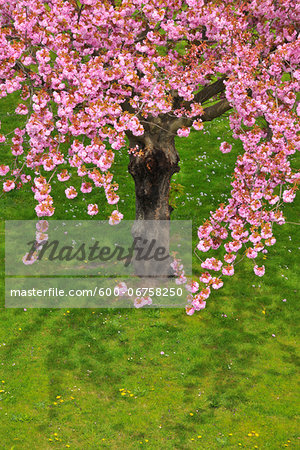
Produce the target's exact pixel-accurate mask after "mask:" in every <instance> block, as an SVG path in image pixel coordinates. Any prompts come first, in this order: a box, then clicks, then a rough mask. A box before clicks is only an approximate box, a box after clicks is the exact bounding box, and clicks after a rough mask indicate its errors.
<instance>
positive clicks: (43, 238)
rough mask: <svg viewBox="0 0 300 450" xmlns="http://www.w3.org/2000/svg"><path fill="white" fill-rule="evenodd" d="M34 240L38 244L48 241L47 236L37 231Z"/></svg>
mask: <svg viewBox="0 0 300 450" xmlns="http://www.w3.org/2000/svg"><path fill="white" fill-rule="evenodd" d="M35 239H36V241H37V242H38V243H41V242H43V241H47V240H48V234H45V233H42V232H40V231H38V232H37V233H36V235H35Z"/></svg>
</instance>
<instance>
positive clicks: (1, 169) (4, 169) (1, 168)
mask: <svg viewBox="0 0 300 450" xmlns="http://www.w3.org/2000/svg"><path fill="white" fill-rule="evenodd" d="M8 172H9V166H4V164H2V165H0V175H1V176H2V177H4V176H5V175H6V174H7V173H8Z"/></svg>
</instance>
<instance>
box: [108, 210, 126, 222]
mask: <svg viewBox="0 0 300 450" xmlns="http://www.w3.org/2000/svg"><path fill="white" fill-rule="evenodd" d="M123 217H124V216H123V214H122V213H120V212H119V211H118V210H117V209H115V210H114V211H113V212H112V213H111V215H110V217H109V221H108V223H109V225H117V224H118V223H120V222H121V220H122V219H123Z"/></svg>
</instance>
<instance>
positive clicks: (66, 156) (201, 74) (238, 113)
mask: <svg viewBox="0 0 300 450" xmlns="http://www.w3.org/2000/svg"><path fill="white" fill-rule="evenodd" d="M0 14H1V19H0V20H1V31H0V40H1V50H0V97H5V96H7V95H9V94H12V93H14V92H20V98H21V100H20V102H19V104H18V106H17V108H16V110H15V112H16V114H19V115H23V116H24V127H23V128H22V129H20V128H16V129H15V130H14V132H13V133H12V135H10V136H5V134H1V135H0V142H1V143H4V142H6V143H7V142H11V152H12V155H13V163H12V164H10V165H6V164H2V165H1V166H0V175H1V176H2V177H3V190H4V191H5V192H8V191H11V190H13V189H17V188H26V186H29V187H31V189H32V191H33V194H34V198H35V200H36V201H37V206H36V208H35V210H36V213H37V216H38V217H41V218H42V217H47V216H52V215H53V214H54V210H55V204H54V202H53V198H52V196H51V182H52V180H53V179H54V177H55V178H56V179H58V180H59V181H61V182H63V183H65V184H66V189H65V193H66V196H67V198H69V199H73V198H75V197H77V195H78V194H80V193H78V192H77V190H76V189H75V187H74V186H72V185H71V181H69V180H70V176H71V172H72V174H73V176H74V173H76V172H77V175H78V177H80V178H81V179H82V185H81V191H82V192H83V193H87V194H88V193H89V192H91V191H92V190H94V189H97V188H100V189H102V188H103V189H104V191H105V194H106V198H107V201H108V203H109V204H110V205H117V203H118V201H119V196H118V194H117V190H118V185H117V183H116V182H115V181H113V174H112V168H113V162H114V155H115V153H116V152H123V151H128V153H129V166H128V170H129V172H130V174H131V175H132V177H133V179H134V182H135V193H136V219H137V220H138V221H144V220H156V219H160V220H169V219H170V214H171V211H172V208H171V206H170V205H169V192H170V180H171V177H172V175H173V174H174V173H175V172H178V171H179V165H178V162H179V154H178V152H177V149H176V147H175V136H180V137H187V136H188V135H189V133H190V130H191V129H192V128H193V129H195V130H198V131H199V132H201V130H202V129H203V126H204V122H206V121H211V120H213V119H215V118H217V117H220V116H221V115H222V114H224V113H225V112H228V111H229V112H230V128H231V130H232V134H233V137H234V138H236V139H240V140H241V141H242V143H243V153H242V154H241V155H239V156H238V158H237V161H236V166H235V169H234V174H233V175H234V178H233V181H232V183H231V184H232V191H231V197H230V199H229V200H228V202H227V203H226V204H221V205H220V206H219V207H218V208H217V210H216V211H214V212H212V213H211V216H210V217H209V218H208V219H207V221H206V222H205V223H204V224H203V225H202V226H200V228H199V230H198V236H199V244H198V251H199V252H201V253H203V252H207V251H209V250H217V249H218V248H219V247H221V246H222V248H224V250H225V254H224V255H223V256H222V258H221V257H220V256H219V257H218V258H216V257H210V258H207V259H206V260H204V261H203V262H202V267H203V269H205V272H204V273H203V274H202V275H201V277H200V283H199V282H198V281H190V282H188V283H187V280H186V278H185V275H184V269H183V268H182V267H181V265H180V262H176V261H175V262H174V264H173V269H174V271H175V272H176V274H177V276H178V278H177V283H187V284H186V287H187V289H188V291H189V292H190V298H189V306H188V307H187V312H188V314H192V313H193V312H194V311H195V310H199V309H202V308H203V307H204V306H205V300H206V299H207V298H208V297H209V295H210V293H211V289H218V288H220V287H221V286H222V285H223V280H222V278H223V277H227V276H232V275H233V274H234V265H235V260H236V257H237V254H238V252H239V251H241V250H242V251H244V252H245V254H246V256H247V257H248V258H250V259H252V260H253V262H254V272H255V273H256V275H258V276H262V275H263V274H264V271H265V268H264V266H263V265H262V264H261V263H260V260H261V259H262V258H261V254H262V253H263V252H264V251H266V246H270V245H273V244H274V243H275V241H276V240H275V238H274V236H273V224H274V223H277V224H280V225H281V224H283V223H284V221H285V219H284V215H283V211H282V205H283V204H284V203H290V202H292V201H293V199H294V198H295V194H296V190H297V187H298V184H299V178H300V176H299V175H300V174H299V173H296V172H294V171H293V170H292V168H291V165H290V161H289V156H290V155H292V154H294V153H295V151H296V150H297V146H298V149H299V136H298V132H299V119H298V115H299V109H300V107H299V102H298V103H297V97H296V93H297V91H299V84H300V70H299V56H300V44H299V40H298V34H299V25H300V5H299V3H298V2H297V1H296V0H295V1H294V0H245V1H242V0H241V1H236V0H222V1H220V0H185V1H182V0H147V1H146V2H143V1H142V0H119V1H118V0H115V1H114V0H101V1H100V0H82V1H81V2H79V1H77V0H49V1H43V0H9V1H8V0H0ZM10 140H11V141H10ZM65 142H68V143H69V149H68V152H67V153H66V152H65V151H64V150H63V149H62V145H61V144H63V143H65ZM230 150H231V145H230V144H228V143H227V142H222V143H221V145H220V151H221V152H223V153H227V152H230ZM98 206H99V205H98V204H89V205H88V210H87V213H88V214H89V215H96V214H98V211H99V208H98ZM122 218H123V214H122V211H121V210H119V209H118V207H117V206H112V212H111V216H110V219H109V220H110V223H111V224H112V225H114V224H117V223H118V222H119V221H120V220H121V219H122ZM223 253H224V252H223ZM220 258H221V259H220Z"/></svg>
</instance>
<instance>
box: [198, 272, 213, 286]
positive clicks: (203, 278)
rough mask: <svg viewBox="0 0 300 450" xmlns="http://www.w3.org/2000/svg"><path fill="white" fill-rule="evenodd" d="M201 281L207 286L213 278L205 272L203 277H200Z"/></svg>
mask: <svg viewBox="0 0 300 450" xmlns="http://www.w3.org/2000/svg"><path fill="white" fill-rule="evenodd" d="M199 279H200V281H201V282H202V283H205V284H207V283H209V282H210V280H211V279H212V276H211V274H210V273H208V272H204V273H202V274H201V276H200V278H199Z"/></svg>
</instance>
